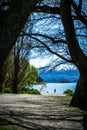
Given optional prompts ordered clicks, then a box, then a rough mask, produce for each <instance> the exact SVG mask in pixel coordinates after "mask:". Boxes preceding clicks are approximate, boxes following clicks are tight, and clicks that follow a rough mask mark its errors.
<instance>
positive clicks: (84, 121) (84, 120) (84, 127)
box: [82, 115, 87, 130]
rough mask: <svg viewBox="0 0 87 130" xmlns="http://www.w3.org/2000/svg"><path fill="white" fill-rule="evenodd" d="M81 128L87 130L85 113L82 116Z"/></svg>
mask: <svg viewBox="0 0 87 130" xmlns="http://www.w3.org/2000/svg"><path fill="white" fill-rule="evenodd" d="M82 124H83V130H87V115H85V116H84V117H83V123H82Z"/></svg>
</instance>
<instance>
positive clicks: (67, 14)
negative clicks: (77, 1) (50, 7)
mask: <svg viewBox="0 0 87 130" xmlns="http://www.w3.org/2000/svg"><path fill="white" fill-rule="evenodd" d="M61 19H62V23H63V26H64V30H65V35H66V40H67V44H68V48H69V51H70V55H71V58H72V61H73V63H74V64H75V65H76V66H77V68H78V70H79V72H80V79H79V81H78V83H77V87H76V90H75V94H74V96H73V98H72V101H71V104H70V105H72V106H75V107H79V108H81V109H83V110H87V57H86V56H85V54H84V53H83V51H82V50H81V48H80V46H79V43H78V41H77V39H76V34H75V28H74V24H73V20H72V15H71V1H70V0H61Z"/></svg>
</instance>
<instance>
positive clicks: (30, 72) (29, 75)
mask: <svg viewBox="0 0 87 130" xmlns="http://www.w3.org/2000/svg"><path fill="white" fill-rule="evenodd" d="M37 74H38V70H37V68H35V67H34V66H32V65H30V64H29V65H28V67H27V70H26V74H25V77H24V80H23V82H22V86H31V85H33V84H36V83H37V81H36V79H37Z"/></svg>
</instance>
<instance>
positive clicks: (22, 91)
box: [21, 87, 40, 94]
mask: <svg viewBox="0 0 87 130" xmlns="http://www.w3.org/2000/svg"><path fill="white" fill-rule="evenodd" d="M21 93H22V94H40V92H39V91H38V90H37V89H29V88H25V87H23V88H22V90H21Z"/></svg>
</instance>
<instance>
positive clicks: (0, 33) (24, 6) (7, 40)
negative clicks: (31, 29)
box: [0, 0, 38, 92]
mask: <svg viewBox="0 0 87 130" xmlns="http://www.w3.org/2000/svg"><path fill="white" fill-rule="evenodd" d="M37 3H38V0H12V3H11V5H10V8H9V10H6V11H0V92H1V91H2V81H3V76H2V67H3V63H4V61H5V60H6V58H7V56H8V54H9V52H10V51H11V49H12V47H13V45H14V44H15V42H16V40H17V38H18V36H19V35H20V33H21V31H22V29H23V28H24V25H25V23H26V21H27V19H28V17H29V15H30V14H31V13H32V11H33V9H34V7H35V6H36V4H37Z"/></svg>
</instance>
